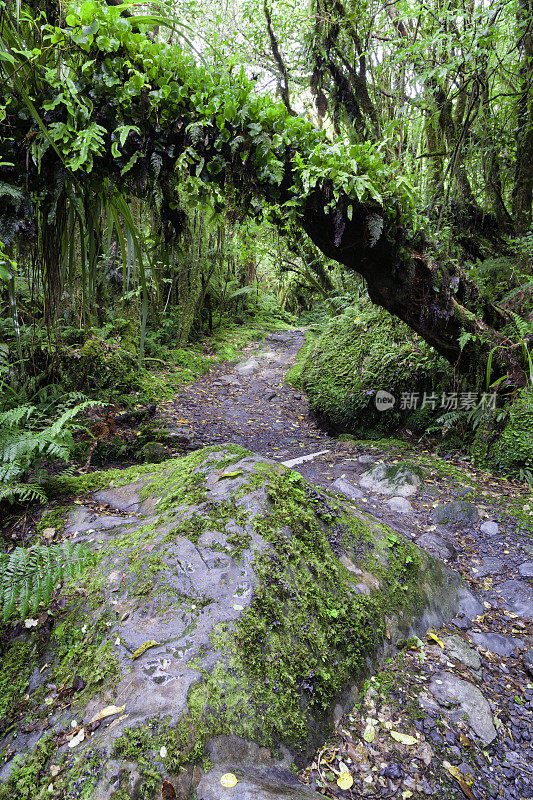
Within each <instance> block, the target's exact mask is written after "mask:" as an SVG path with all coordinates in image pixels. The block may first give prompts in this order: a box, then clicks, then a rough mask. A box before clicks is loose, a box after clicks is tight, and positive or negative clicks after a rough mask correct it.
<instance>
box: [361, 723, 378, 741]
mask: <svg viewBox="0 0 533 800" xmlns="http://www.w3.org/2000/svg"><path fill="white" fill-rule="evenodd" d="M375 738H376V728H375V726H374V722H373V721H371V722H368V723H367V726H366V728H365V730H364V733H363V739H364V740H365V742H373V741H374V739H375Z"/></svg>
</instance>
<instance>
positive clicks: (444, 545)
mask: <svg viewBox="0 0 533 800" xmlns="http://www.w3.org/2000/svg"><path fill="white" fill-rule="evenodd" d="M417 544H418V546H419V547H423V548H424V550H427V551H428V553H431V555H432V556H435V558H441V559H442V560H443V561H453V560H454V559H455V558H456V556H457V551H456V549H455V547H454V546H453V545H452V544H450V542H448V541H446V539H443V538H442V536H437V534H436V533H423V534H422V536H419V537H418V539H417Z"/></svg>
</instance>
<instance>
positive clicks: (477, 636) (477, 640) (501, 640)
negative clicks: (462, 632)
mask: <svg viewBox="0 0 533 800" xmlns="http://www.w3.org/2000/svg"><path fill="white" fill-rule="evenodd" d="M470 638H471V639H472V641H473V642H474V644H477V646H478V647H482V648H483V649H484V650H488V651H489V652H490V653H496V655H499V656H510V655H511V653H512V652H514V651H515V650H516V648H517V647H523V645H524V642H523V641H522V639H514V638H512V637H510V636H504V635H503V634H501V633H491V632H489V631H473V632H472V633H471V634H470Z"/></svg>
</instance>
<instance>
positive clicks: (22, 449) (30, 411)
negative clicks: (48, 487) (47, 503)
mask: <svg viewBox="0 0 533 800" xmlns="http://www.w3.org/2000/svg"><path fill="white" fill-rule="evenodd" d="M90 405H92V402H91V401H86V402H84V403H78V404H77V405H75V406H74V407H73V408H67V409H66V410H65V411H63V413H62V414H61V415H60V416H59V418H58V419H56V420H55V421H54V422H52V423H51V424H46V423H45V424H43V420H42V419H40V420H39V419H37V418H35V415H36V408H35V407H34V406H19V407H18V408H15V409H12V410H10V411H4V412H2V413H0V481H1V482H2V484H3V485H2V486H1V487H0V501H2V500H7V501H8V502H13V501H14V500H15V499H18V500H44V499H45V495H44V492H43V490H42V488H41V487H40V486H39V485H38V484H37V483H31V484H29V483H23V479H24V478H25V477H26V476H27V475H28V473H29V472H30V470H33V471H38V469H39V467H40V466H41V464H42V462H43V461H45V460H47V459H48V460H49V459H56V458H59V459H62V460H63V461H67V460H68V457H69V455H70V452H71V450H72V449H73V447H74V439H73V437H72V431H73V429H74V428H75V427H79V425H77V424H75V423H74V422H73V420H74V418H75V417H76V416H78V414H79V413H80V412H81V411H83V409H85V408H87V407H88V406H90Z"/></svg>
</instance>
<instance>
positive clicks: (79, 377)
mask: <svg viewBox="0 0 533 800" xmlns="http://www.w3.org/2000/svg"><path fill="white" fill-rule="evenodd" d="M61 367H62V372H63V375H64V380H65V381H66V382H67V385H68V383H69V382H70V383H71V384H72V386H73V387H74V388H76V390H77V391H84V392H89V393H93V392H101V391H110V392H111V393H112V394H113V395H116V394H118V393H121V392H122V393H124V392H131V391H133V390H135V389H138V388H139V387H140V381H139V374H138V367H137V359H136V358H135V356H134V355H132V354H131V353H129V352H127V351H126V350H125V349H124V348H122V347H121V346H120V345H118V344H117V343H116V342H115V341H114V340H110V341H108V340H104V339H100V338H98V337H97V336H91V338H89V339H88V340H87V341H86V342H85V343H84V344H83V345H82V346H81V347H79V348H78V349H77V350H75V351H70V350H64V351H62V353H61Z"/></svg>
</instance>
